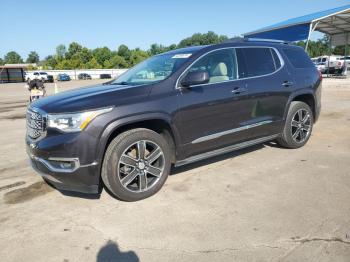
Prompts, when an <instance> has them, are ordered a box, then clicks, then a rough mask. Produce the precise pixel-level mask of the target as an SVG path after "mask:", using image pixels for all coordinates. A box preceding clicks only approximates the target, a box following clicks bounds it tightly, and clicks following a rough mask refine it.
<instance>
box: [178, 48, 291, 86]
mask: <svg viewBox="0 0 350 262" xmlns="http://www.w3.org/2000/svg"><path fill="white" fill-rule="evenodd" d="M238 48H267V49H273V50H275V52H276V54H277V56H278V58H279V59H280V62H281V66H280V68H278V69H277V70H275V71H274V72H272V73H269V74H265V75H259V76H251V77H243V78H237V79H232V80H225V81H221V82H216V83H207V84H201V85H193V86H191V87H196V86H208V85H213V84H220V83H226V82H235V81H239V80H246V79H254V78H260V77H265V76H270V75H273V74H276V73H277V72H279V71H280V70H282V68H283V67H284V65H285V62H284V59H283V58H282V55H281V53H280V52H279V51H278V49H277V48H275V47H273V46H230V47H222V48H218V49H214V50H211V51H208V52H206V53H204V54H202V55H201V56H200V57H198V58H197V59H196V60H194V61H193V62H192V63H191V64H190V65H189V66H187V68H186V69H185V70H184V71H183V72H182V73H181V75H180V76H179V77H178V78H177V80H176V83H175V89H178V90H181V88H182V86H181V85H179V81H180V79H181V78H182V77H183V76H184V75H185V74H186V73H187V72H188V70H189V69H190V68H191V66H193V65H194V63H196V62H197V61H198V60H200V59H201V58H203V57H204V56H206V55H208V54H210V53H212V52H215V51H219V50H225V49H238ZM271 55H272V54H271ZM236 60H237V55H236ZM238 67H239V65H238V61H237V69H238Z"/></svg>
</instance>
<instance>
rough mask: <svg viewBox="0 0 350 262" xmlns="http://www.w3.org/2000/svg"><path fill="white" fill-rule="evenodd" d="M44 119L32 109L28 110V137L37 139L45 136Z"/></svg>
mask: <svg viewBox="0 0 350 262" xmlns="http://www.w3.org/2000/svg"><path fill="white" fill-rule="evenodd" d="M44 120H45V119H44V117H43V116H42V115H41V114H40V113H38V112H35V111H33V110H31V109H28V110H27V136H29V137H30V138H32V139H37V138H39V137H40V136H42V135H43V134H44V129H45V121H44Z"/></svg>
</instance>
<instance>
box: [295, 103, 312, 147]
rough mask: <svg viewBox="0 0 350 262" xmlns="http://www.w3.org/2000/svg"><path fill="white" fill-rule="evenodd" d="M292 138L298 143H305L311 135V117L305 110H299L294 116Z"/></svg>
mask: <svg viewBox="0 0 350 262" xmlns="http://www.w3.org/2000/svg"><path fill="white" fill-rule="evenodd" d="M291 126H292V138H293V140H294V141H295V142H297V143H303V142H304V141H305V140H306V139H307V138H308V137H309V135H310V130H311V116H310V113H309V112H308V111H307V110H305V109H299V110H298V111H297V112H296V113H295V114H294V116H293V118H292V122H291Z"/></svg>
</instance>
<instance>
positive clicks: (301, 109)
mask: <svg viewBox="0 0 350 262" xmlns="http://www.w3.org/2000/svg"><path fill="white" fill-rule="evenodd" d="M313 123H314V117H313V113H312V110H311V109H310V107H309V106H308V105H307V104H306V103H304V102H300V101H293V102H292V103H291V104H290V107H289V110H288V115H287V119H286V122H285V126H284V129H283V133H282V134H281V136H280V137H279V138H278V139H277V143H278V144H279V145H281V146H283V147H286V148H299V147H302V146H304V145H305V144H306V143H307V141H308V140H309V138H310V136H311V132H312V127H313Z"/></svg>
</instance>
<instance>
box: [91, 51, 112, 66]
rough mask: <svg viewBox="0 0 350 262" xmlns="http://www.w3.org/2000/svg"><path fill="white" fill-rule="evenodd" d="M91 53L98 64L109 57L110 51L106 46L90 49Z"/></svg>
mask: <svg viewBox="0 0 350 262" xmlns="http://www.w3.org/2000/svg"><path fill="white" fill-rule="evenodd" d="M92 55H93V57H95V59H96V61H97V62H98V63H99V64H100V65H103V64H104V62H105V61H106V60H109V59H111V57H112V52H111V50H110V49H109V48H108V47H102V48H96V49H94V50H92Z"/></svg>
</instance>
